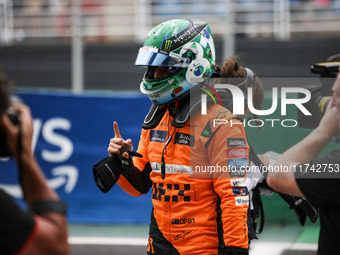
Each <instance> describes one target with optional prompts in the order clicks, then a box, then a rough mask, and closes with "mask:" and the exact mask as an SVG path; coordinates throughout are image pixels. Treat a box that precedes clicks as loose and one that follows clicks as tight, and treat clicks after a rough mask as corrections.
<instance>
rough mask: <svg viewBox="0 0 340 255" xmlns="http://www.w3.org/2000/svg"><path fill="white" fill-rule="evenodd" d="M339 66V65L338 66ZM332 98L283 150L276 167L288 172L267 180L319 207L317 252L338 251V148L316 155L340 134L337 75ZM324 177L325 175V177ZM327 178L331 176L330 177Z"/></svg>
mask: <svg viewBox="0 0 340 255" xmlns="http://www.w3.org/2000/svg"><path fill="white" fill-rule="evenodd" d="M339 69H340V68H339ZM332 91H333V98H332V102H331V103H330V104H329V105H328V107H327V110H326V112H325V114H324V116H323V117H322V119H321V121H320V123H319V125H318V127H317V128H316V129H314V130H313V131H312V132H311V133H310V134H309V135H308V136H307V137H306V138H304V139H303V140H302V141H300V142H299V143H297V144H296V145H294V146H293V147H291V148H290V149H288V150H287V151H286V152H284V153H283V154H282V155H281V157H280V158H279V159H278V161H277V162H276V165H275V166H277V167H287V168H286V169H290V171H288V172H283V171H282V172H270V173H269V174H268V178H267V183H268V184H269V186H271V187H272V188H273V189H275V190H277V191H279V192H283V193H286V194H293V195H296V196H300V197H306V198H307V199H308V200H309V201H310V202H311V203H312V204H314V205H316V206H318V207H319V211H320V220H321V230H320V236H319V247H318V254H319V255H321V254H338V252H339V250H340V243H339V241H338V237H339V234H340V223H339V218H338V216H339V215H340V173H339V164H340V150H335V151H333V152H331V153H329V154H327V155H325V156H322V157H318V158H316V157H317V156H318V155H319V153H320V152H321V151H322V150H323V149H324V148H325V147H326V146H327V144H328V143H329V142H331V140H332V138H333V137H336V136H338V135H339V133H340V121H339V120H340V74H338V75H337V79H336V81H335V83H334V85H333V87H332ZM318 166H326V172H325V173H324V174H322V175H321V178H320V176H318V178H315V175H316V171H315V169H317V168H318ZM326 177H327V178H326ZM330 177H331V178H330Z"/></svg>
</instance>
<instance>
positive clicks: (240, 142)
mask: <svg viewBox="0 0 340 255" xmlns="http://www.w3.org/2000/svg"><path fill="white" fill-rule="evenodd" d="M227 144H228V147H230V148H233V147H246V146H247V144H246V140H245V139H244V138H227Z"/></svg>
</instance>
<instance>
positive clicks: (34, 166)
mask: <svg viewBox="0 0 340 255" xmlns="http://www.w3.org/2000/svg"><path fill="white" fill-rule="evenodd" d="M10 86H11V82H10V80H9V79H8V77H7V76H6V75H5V74H4V73H3V72H2V71H0V151H1V154H2V155H1V157H4V156H12V157H13V158H14V160H15V162H16V164H17V166H18V170H19V180H20V185H21V187H22V190H23V194H24V200H25V202H26V204H27V206H28V210H23V209H22V208H21V207H19V205H18V204H17V203H16V202H15V201H14V200H13V198H12V197H11V196H10V195H8V194H7V193H6V192H5V191H4V190H3V189H1V188H0V204H1V211H0V236H1V238H0V254H1V255H12V254H20V255H47V254H48V255H65V254H68V252H69V244H68V242H67V220H66V204H65V203H64V202H62V201H60V199H59V197H58V195H57V194H56V193H55V191H54V190H52V189H51V188H50V187H49V186H48V185H47V182H46V179H45V177H44V175H43V173H42V171H41V169H40V167H39V165H38V163H37V161H36V160H35V158H34V155H33V151H32V136H33V120H32V116H31V112H30V109H29V107H28V106H26V105H24V104H19V103H17V104H14V103H13V104H11V99H10V95H9V92H10ZM15 119H16V120H17V121H15ZM1 165H2V166H1ZM3 166H4V163H1V162H0V168H1V169H0V170H3Z"/></svg>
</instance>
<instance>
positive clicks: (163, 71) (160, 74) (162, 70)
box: [154, 66, 170, 79]
mask: <svg viewBox="0 0 340 255" xmlns="http://www.w3.org/2000/svg"><path fill="white" fill-rule="evenodd" d="M169 74H170V72H169V68H168V67H167V66H158V67H157V68H156V70H155V74H154V79H160V78H164V77H166V76H168V75H169Z"/></svg>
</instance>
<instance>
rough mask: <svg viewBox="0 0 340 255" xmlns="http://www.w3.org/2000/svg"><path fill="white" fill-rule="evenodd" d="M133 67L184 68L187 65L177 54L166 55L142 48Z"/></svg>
mask: <svg viewBox="0 0 340 255" xmlns="http://www.w3.org/2000/svg"><path fill="white" fill-rule="evenodd" d="M135 65H136V66H173V67H185V66H188V63H187V61H186V60H185V59H182V58H181V57H180V56H179V55H178V54H173V53H170V54H169V55H166V54H163V53H159V52H158V49H154V48H148V47H142V48H140V49H139V52H138V55H137V59H136V62H135Z"/></svg>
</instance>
